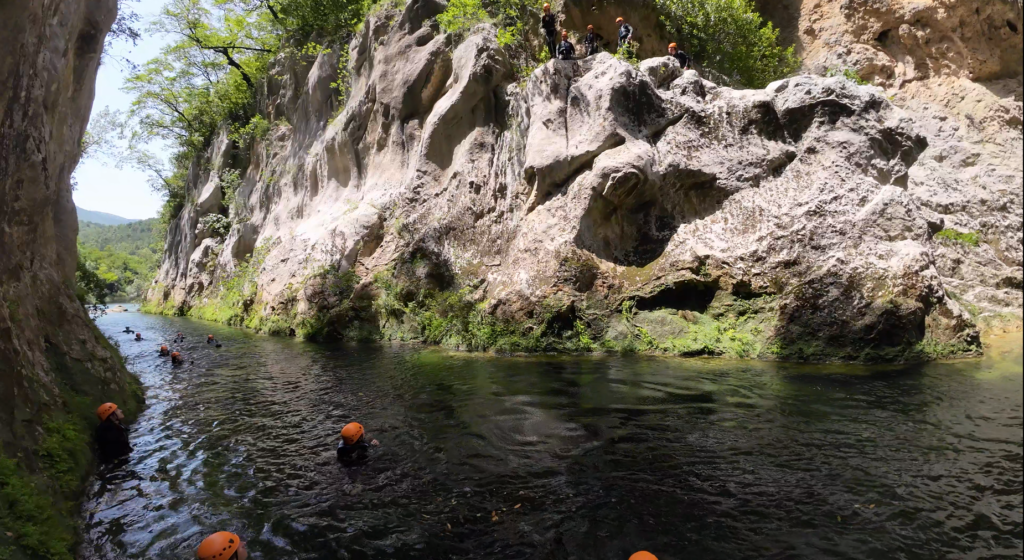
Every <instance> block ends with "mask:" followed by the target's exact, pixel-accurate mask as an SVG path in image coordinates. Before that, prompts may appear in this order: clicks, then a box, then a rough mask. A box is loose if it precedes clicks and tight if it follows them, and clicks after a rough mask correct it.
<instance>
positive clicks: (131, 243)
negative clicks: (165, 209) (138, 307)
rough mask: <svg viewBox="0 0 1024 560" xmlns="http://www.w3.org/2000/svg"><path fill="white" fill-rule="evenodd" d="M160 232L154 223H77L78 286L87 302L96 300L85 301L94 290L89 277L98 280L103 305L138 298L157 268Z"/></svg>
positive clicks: (160, 244) (88, 299)
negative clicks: (110, 301)
mask: <svg viewBox="0 0 1024 560" xmlns="http://www.w3.org/2000/svg"><path fill="white" fill-rule="evenodd" d="M159 231H160V226H159V223H158V221H157V220H156V219H150V220H142V221H139V222H133V223H130V224H122V225H116V226H102V225H99V224H94V223H91V222H80V223H79V229H78V258H79V261H80V262H81V263H82V266H83V267H84V270H79V273H80V275H79V285H80V286H83V287H85V288H86V289H85V293H86V294H87V296H86V301H87V302H95V300H96V297H95V293H91V295H92V297H91V298H90V297H88V295H89V294H90V292H89V290H90V289H92V290H95V288H96V284H95V282H96V279H93V278H91V276H90V274H95V275H96V276H97V277H98V279H99V282H100V284H101V285H102V292H103V295H104V297H103V299H104V300H106V301H109V300H110V299H115V298H116V299H121V298H124V299H138V298H140V297H141V296H142V293H143V292H144V291H145V290H146V288H148V287H149V283H150V282H151V281H152V280H153V276H154V275H155V274H156V270H157V267H159V266H160V256H161V254H162V252H163V240H162V239H161V237H160V236H159ZM83 283H84V284H83ZM90 286H91V288H90Z"/></svg>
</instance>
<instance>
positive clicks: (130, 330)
mask: <svg viewBox="0 0 1024 560" xmlns="http://www.w3.org/2000/svg"><path fill="white" fill-rule="evenodd" d="M121 332H123V333H125V334H132V333H133V332H135V331H133V330H132V328H131V327H125V328H124V330H123V331H121Z"/></svg>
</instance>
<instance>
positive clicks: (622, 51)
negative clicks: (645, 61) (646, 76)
mask: <svg viewBox="0 0 1024 560" xmlns="http://www.w3.org/2000/svg"><path fill="white" fill-rule="evenodd" d="M636 47H637V45H636V43H633V42H629V43H626V44H625V45H622V46H621V47H619V50H617V51H615V58H617V59H619V60H621V61H623V62H628V63H629V64H631V65H632V66H633V68H639V67H640V59H639V58H638V57H637V54H636V50H637V49H636Z"/></svg>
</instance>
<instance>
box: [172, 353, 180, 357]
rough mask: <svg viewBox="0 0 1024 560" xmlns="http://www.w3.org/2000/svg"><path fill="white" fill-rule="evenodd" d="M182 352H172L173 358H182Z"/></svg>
mask: <svg viewBox="0 0 1024 560" xmlns="http://www.w3.org/2000/svg"><path fill="white" fill-rule="evenodd" d="M180 357H181V354H180V353H178V352H171V358H180Z"/></svg>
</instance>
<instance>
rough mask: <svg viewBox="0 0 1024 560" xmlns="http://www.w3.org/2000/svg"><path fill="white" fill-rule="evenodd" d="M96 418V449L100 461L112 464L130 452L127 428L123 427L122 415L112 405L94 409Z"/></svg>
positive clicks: (103, 405) (107, 404)
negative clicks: (98, 421) (98, 422)
mask: <svg viewBox="0 0 1024 560" xmlns="http://www.w3.org/2000/svg"><path fill="white" fill-rule="evenodd" d="M96 417H97V418H99V419H100V424H99V426H96V449H98V450H99V455H100V461H101V462H103V463H113V462H115V461H117V460H118V459H121V458H122V457H127V456H128V455H129V454H130V453H131V452H132V445H131V443H129V442H128V426H125V425H124V423H123V421H124V413H123V412H121V409H119V408H117V405H116V404H114V403H104V404H102V405H100V407H99V408H98V409H96Z"/></svg>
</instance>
